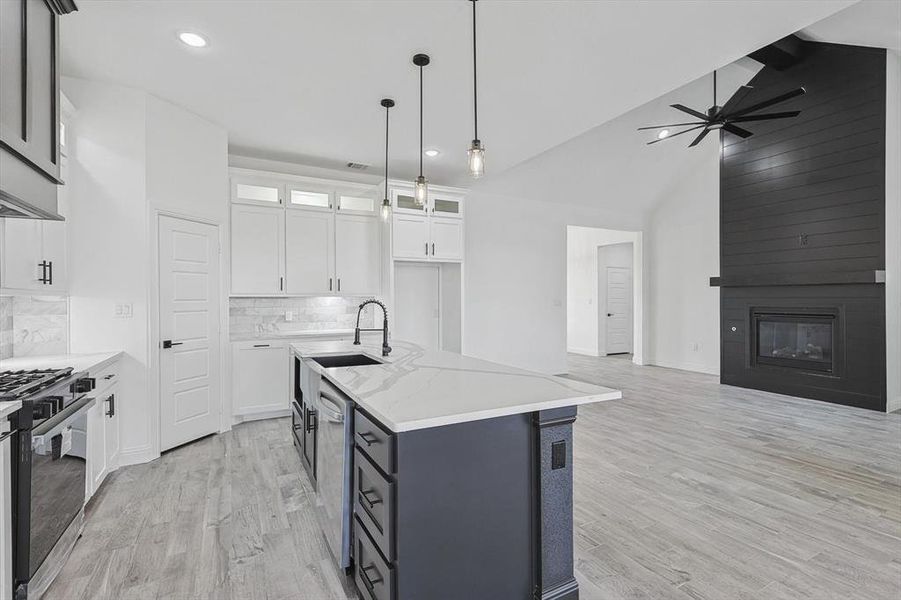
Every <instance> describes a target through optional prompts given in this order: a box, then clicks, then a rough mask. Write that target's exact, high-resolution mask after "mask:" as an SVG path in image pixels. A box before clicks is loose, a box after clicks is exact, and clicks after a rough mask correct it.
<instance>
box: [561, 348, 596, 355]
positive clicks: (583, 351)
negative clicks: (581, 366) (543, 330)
mask: <svg viewBox="0 0 901 600" xmlns="http://www.w3.org/2000/svg"><path fill="white" fill-rule="evenodd" d="M566 351H567V352H571V353H573V354H581V355H583V356H600V354H598V351H597V350H590V349H588V348H567V349H566Z"/></svg>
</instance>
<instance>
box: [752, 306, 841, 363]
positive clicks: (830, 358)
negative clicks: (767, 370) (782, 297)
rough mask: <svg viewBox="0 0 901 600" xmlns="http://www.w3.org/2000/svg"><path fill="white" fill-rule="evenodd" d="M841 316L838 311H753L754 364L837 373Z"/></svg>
mask: <svg viewBox="0 0 901 600" xmlns="http://www.w3.org/2000/svg"><path fill="white" fill-rule="evenodd" d="M838 316H839V315H838V311H837V310H818V311H817V312H806V311H805V312H786V311H776V310H766V309H754V310H752V314H751V326H752V330H751V331H752V335H751V336H749V337H750V341H751V343H752V346H753V347H752V348H751V357H752V363H753V364H754V365H755V366H766V367H781V368H787V369H800V370H802V371H814V372H819V373H829V374H831V373H834V372H835V355H836V348H835V345H836V332H837V319H838Z"/></svg>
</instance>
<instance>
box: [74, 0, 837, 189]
mask: <svg viewBox="0 0 901 600" xmlns="http://www.w3.org/2000/svg"><path fill="white" fill-rule="evenodd" d="M851 4H853V0H823V1H818V2H809V1H807V0H782V1H779V2H711V3H706V2H694V1H685V2H683V1H666V2H663V1H659V2H638V1H631V0H630V1H623V2H613V1H606V2H565V1H539V0H528V1H501V0H482V1H480V2H479V3H478V8H479V51H480V56H479V93H480V107H479V122H480V130H479V133H480V137H481V138H482V140H483V141H484V143H485V144H486V146H487V148H488V163H487V165H488V172H489V174H497V173H500V172H502V171H504V170H506V169H508V168H510V167H512V166H514V165H517V164H519V163H522V162H523V161H525V160H527V159H529V158H531V157H534V156H536V155H538V154H540V153H542V152H545V151H546V150H548V149H550V148H553V147H555V146H557V145H559V144H561V143H563V142H565V141H567V140H569V139H572V138H574V137H576V136H578V135H580V134H582V133H584V132H586V131H588V130H590V129H592V128H594V127H596V126H598V125H600V124H601V123H604V122H606V121H609V120H610V119H613V118H614V117H616V116H618V115H621V114H623V113H625V112H627V111H629V110H630V109H632V108H634V107H636V106H639V105H641V104H643V103H645V102H648V101H650V100H652V99H654V98H657V97H659V96H661V95H662V94H664V93H666V92H668V91H671V90H673V89H675V88H678V87H679V86H681V85H684V84H685V83H686V82H689V81H692V80H694V79H697V78H698V77H701V76H702V75H704V74H707V73H709V72H710V71H712V70H713V69H715V68H718V67H720V66H723V65H725V64H728V63H731V62H732V61H734V60H736V59H738V58H740V57H742V56H744V55H745V54H747V53H748V52H749V51H751V50H754V49H756V48H758V47H761V46H764V45H766V44H767V43H769V42H772V41H774V40H776V39H779V38H781V37H783V36H785V35H788V34H790V33H793V32H795V31H797V30H799V29H802V28H804V27H806V26H808V25H810V24H811V23H814V22H816V21H819V20H821V19H823V18H824V17H827V16H828V15H830V14H833V13H835V12H837V11H839V10H841V9H843V8H845V7H847V6H849V5H851ZM78 6H79V9H80V10H79V11H78V12H77V13H74V14H72V15H68V16H66V17H65V19H66V20H65V21H64V27H63V33H62V54H63V72H64V74H66V75H70V76H76V77H85V78H91V79H99V80H103V81H108V82H115V83H120V84H124V85H129V86H134V87H139V88H142V89H146V90H147V91H149V92H150V93H152V94H155V95H157V96H159V97H161V98H164V99H166V100H169V101H171V102H173V103H175V104H178V105H181V106H184V107H185V108H187V109H189V110H191V111H193V112H195V113H197V114H199V115H201V116H203V117H205V118H207V119H209V120H211V121H213V122H216V123H219V124H220V125H222V126H223V127H224V128H225V129H227V130H228V132H229V144H230V148H231V150H232V151H234V152H236V153H240V154H251V155H256V156H261V157H267V158H273V159H281V160H288V161H295V162H303V163H306V164H310V165H313V166H323V167H337V168H341V167H343V165H344V164H345V163H346V162H348V161H354V162H360V163H365V164H370V165H372V168H371V169H372V170H373V171H376V170H380V169H381V165H382V163H383V158H382V156H383V135H384V132H383V124H384V121H383V118H384V115H383V113H382V112H381V111H382V110H383V109H382V108H381V107H380V106H379V105H378V102H379V99H380V98H382V97H384V96H388V97H393V98H395V99H396V100H397V103H398V105H397V107H396V109H394V111H393V117H392V118H393V131H392V144H391V151H392V155H393V158H392V162H391V167H392V171H393V175H394V176H399V177H412V176H413V175H414V174H415V172H416V169H417V164H418V158H419V152H418V123H419V112H418V79H417V72H416V69H415V67H413V66H412V65H411V63H410V58H411V56H412V55H413V54H414V53H415V52H427V53H429V54H430V55H431V56H432V60H433V63H432V65H430V66H429V67H427V68H426V72H425V145H426V147H433V148H437V149H439V150H440V151H441V154H440V155H439V156H438V157H437V158H435V159H428V158H427V159H426V175H427V176H428V177H429V178H430V179H431V180H432V181H433V182H438V183H446V184H467V183H469V180H468V178H467V177H466V175H465V150H466V147H467V145H468V142H469V140H470V139H471V137H472V96H471V94H472V73H471V69H472V63H471V61H472V57H471V54H470V52H471V46H470V44H471V37H470V27H471V24H470V15H471V12H470V11H471V5H470V4H469V2H466V1H464V0H450V1H443V0H417V1H379V2H376V1H351V0H345V1H340V2H337V1H297V2H288V1H279V2H275V1H270V2H266V1H262V2H261V1H245V0H230V1H227V2H210V1H205V0H200V1H190V0H189V1H181V2H158V1H155V0H154V1H127V2H126V1H120V2H105V1H104V2H97V1H90V0H80V1H79V2H78ZM186 29H187V30H196V31H199V32H202V33H203V34H204V35H206V36H207V37H208V38H209V40H210V45H209V46H208V47H207V48H203V49H191V48H188V47H186V46H184V45H182V44H180V43H179V42H178V40H177V38H176V35H177V33H178V32H179V31H182V30H186Z"/></svg>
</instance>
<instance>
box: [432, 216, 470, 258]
mask: <svg viewBox="0 0 901 600" xmlns="http://www.w3.org/2000/svg"><path fill="white" fill-rule="evenodd" d="M431 233H432V236H431V237H432V242H431V243H432V247H431V248H429V250H430V252H431V254H432V258H437V259H443V260H460V259H462V258H463V221H461V220H460V219H443V218H441V217H432V231H431Z"/></svg>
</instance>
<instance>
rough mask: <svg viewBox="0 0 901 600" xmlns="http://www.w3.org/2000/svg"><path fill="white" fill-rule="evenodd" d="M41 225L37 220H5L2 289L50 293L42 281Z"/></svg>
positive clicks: (1, 269)
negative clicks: (40, 264)
mask: <svg viewBox="0 0 901 600" xmlns="http://www.w3.org/2000/svg"><path fill="white" fill-rule="evenodd" d="M41 224H42V222H41V221H38V220H35V219H3V220H2V221H0V227H2V228H3V256H2V263H3V264H2V265H0V272H2V283H0V287H4V288H8V289H17V290H38V289H42V288H43V289H46V286H45V285H44V284H43V283H41V281H39V278H40V277H41V276H42V269H41V267H39V266H38V263H40V262H41V261H42V260H43V259H42V258H41Z"/></svg>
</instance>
